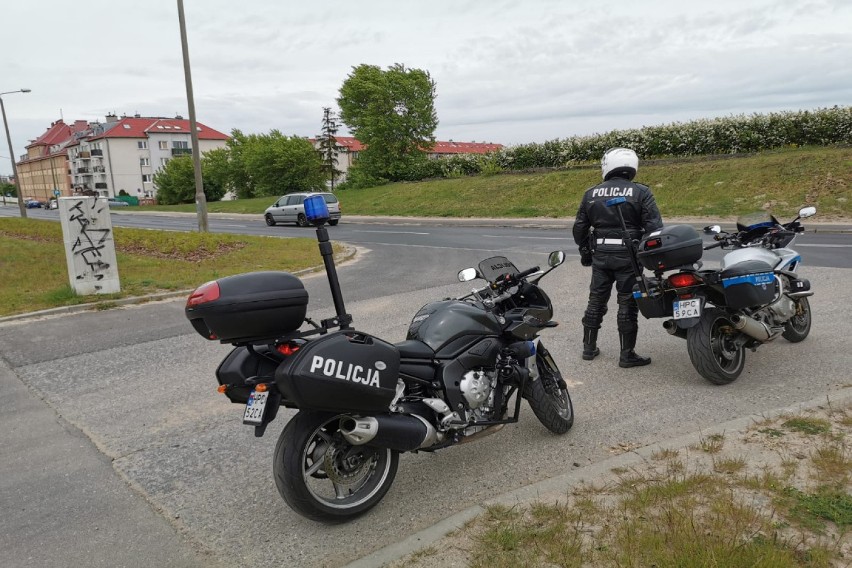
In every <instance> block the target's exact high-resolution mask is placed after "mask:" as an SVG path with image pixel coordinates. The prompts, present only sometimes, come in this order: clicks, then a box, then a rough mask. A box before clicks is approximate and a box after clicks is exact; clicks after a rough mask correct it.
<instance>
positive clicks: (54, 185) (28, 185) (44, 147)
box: [17, 120, 89, 201]
mask: <svg viewBox="0 0 852 568" xmlns="http://www.w3.org/2000/svg"><path fill="white" fill-rule="evenodd" d="M88 128H89V124H88V123H87V122H86V121H85V120H78V121H75V122H74V123H73V124H66V123H65V122H64V121H63V120H57V121H56V122H53V123H51V125H50V127H48V129H47V130H46V131H45V132H44V134H42V135H41V136H39V137H38V138H36V139H35V140H33V141H32V142H31V143H30V144H29V146H27V147H26V150H27V153H26V154H24V155H23V156H21V160H20V161H19V162H18V163H17V167H18V177H19V178H20V183H21V195H22V196H24V197H25V198H32V199H38V200H39V201H47V200H48V199H50V198H51V197H54V196H56V195H60V196H69V195H72V193H73V191H72V189H71V175H70V172H69V170H68V145H69V144H71V143H73V142H74V140H75V139H76V138H75V137H76V136H81V135H82V134H83V133H84V132H85V131H86V130H87V129H88Z"/></svg>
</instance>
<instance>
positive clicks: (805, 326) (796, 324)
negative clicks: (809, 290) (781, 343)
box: [781, 298, 811, 343]
mask: <svg viewBox="0 0 852 568" xmlns="http://www.w3.org/2000/svg"><path fill="white" fill-rule="evenodd" d="M810 332H811V304H810V302H808V299H807V298H799V299H798V300H796V315H794V316H793V317H792V318H790V321H788V322H787V323H785V324H784V331H783V332H782V333H781V337H783V338H784V339H786V340H787V341H789V342H790V343H798V342H800V341H803V340H804V339H805V338H806V337H807V336H808V334H809V333H810Z"/></svg>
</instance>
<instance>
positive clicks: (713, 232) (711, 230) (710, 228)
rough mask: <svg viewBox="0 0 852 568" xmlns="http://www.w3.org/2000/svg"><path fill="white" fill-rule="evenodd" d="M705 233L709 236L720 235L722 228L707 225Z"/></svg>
mask: <svg viewBox="0 0 852 568" xmlns="http://www.w3.org/2000/svg"><path fill="white" fill-rule="evenodd" d="M704 232H705V233H706V234H708V235H718V234H719V233H721V232H722V227H720V226H719V225H707V226H706V227H704Z"/></svg>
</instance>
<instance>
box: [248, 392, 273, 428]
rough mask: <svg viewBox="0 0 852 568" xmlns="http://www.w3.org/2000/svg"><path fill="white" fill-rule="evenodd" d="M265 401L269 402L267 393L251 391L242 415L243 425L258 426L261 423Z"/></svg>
mask: <svg viewBox="0 0 852 568" xmlns="http://www.w3.org/2000/svg"><path fill="white" fill-rule="evenodd" d="M267 400H269V393H268V392H257V391H251V394H250V395H249V399H248V402H246V411H245V413H244V414H243V424H260V423H261V422H262V421H263V410H264V409H265V408H266V401H267Z"/></svg>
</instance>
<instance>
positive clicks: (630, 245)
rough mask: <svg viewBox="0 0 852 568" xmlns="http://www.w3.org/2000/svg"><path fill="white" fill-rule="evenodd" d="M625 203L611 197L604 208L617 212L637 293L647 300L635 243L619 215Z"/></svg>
mask: <svg viewBox="0 0 852 568" xmlns="http://www.w3.org/2000/svg"><path fill="white" fill-rule="evenodd" d="M626 202H627V198H626V197H613V198H612V199H607V200H606V206H607V207H615V210H616V212H618V218H619V219H620V220H621V230H622V231H623V235H622V237H621V240H622V241H623V242H624V246H626V247H627V252H628V253H629V255H630V264H631V265H632V266H633V274H634V275H635V277H636V283H637V284H638V285H639V291H640V292H641V293H642V296H641V297H642V298H647V297H648V283H647V282H645V274H644V273H643V272H642V267H641V266H639V259H638V258H637V256H636V243H634V242H633V239H632V238H631V236H630V231H628V230H627V223H625V222H624V215H623V214H622V213H621V204H622V203H626Z"/></svg>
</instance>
